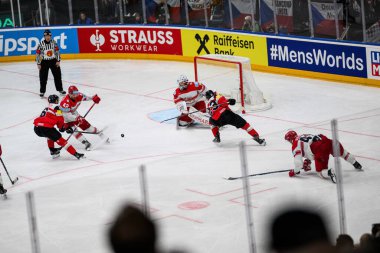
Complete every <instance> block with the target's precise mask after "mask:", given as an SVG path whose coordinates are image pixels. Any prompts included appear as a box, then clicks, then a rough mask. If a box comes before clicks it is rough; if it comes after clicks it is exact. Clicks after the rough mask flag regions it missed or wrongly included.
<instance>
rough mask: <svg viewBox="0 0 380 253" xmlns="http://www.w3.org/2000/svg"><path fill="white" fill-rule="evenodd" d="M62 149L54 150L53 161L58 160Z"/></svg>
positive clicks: (51, 153)
mask: <svg viewBox="0 0 380 253" xmlns="http://www.w3.org/2000/svg"><path fill="white" fill-rule="evenodd" d="M60 153H61V151H60V149H58V148H55V149H54V150H52V151H50V155H51V157H52V158H53V159H55V158H58V157H59V156H60Z"/></svg>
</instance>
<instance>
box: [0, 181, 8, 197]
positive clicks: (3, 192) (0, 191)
mask: <svg viewBox="0 0 380 253" xmlns="http://www.w3.org/2000/svg"><path fill="white" fill-rule="evenodd" d="M6 193H7V189H5V188H4V186H3V185H2V184H0V194H1V195H3V194H6Z"/></svg>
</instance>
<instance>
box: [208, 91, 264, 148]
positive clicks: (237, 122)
mask: <svg viewBox="0 0 380 253" xmlns="http://www.w3.org/2000/svg"><path fill="white" fill-rule="evenodd" d="M206 99H207V100H208V110H209V113H210V115H211V116H210V119H209V122H210V125H211V131H212V133H213V135H214V140H213V142H217V143H219V142H220V133H219V127H222V126H225V125H232V126H234V127H236V128H241V129H243V130H245V131H246V132H247V133H248V134H249V135H251V136H252V137H253V139H254V140H255V141H256V142H257V143H259V144H260V145H263V146H264V145H266V142H265V139H261V138H260V137H259V134H258V132H257V131H256V130H255V129H254V128H253V127H251V125H250V124H249V123H248V122H247V121H246V120H245V119H244V118H242V117H241V116H240V115H238V114H236V113H234V112H233V111H231V109H230V108H229V106H228V105H229V104H230V105H234V104H235V103H236V100H235V99H228V100H227V99H226V98H225V97H224V96H222V95H220V94H218V93H217V92H216V91H212V90H208V91H207V92H206Z"/></svg>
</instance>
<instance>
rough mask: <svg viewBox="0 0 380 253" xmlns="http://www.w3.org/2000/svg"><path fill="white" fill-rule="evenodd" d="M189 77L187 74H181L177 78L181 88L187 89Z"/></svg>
mask: <svg viewBox="0 0 380 253" xmlns="http://www.w3.org/2000/svg"><path fill="white" fill-rule="evenodd" d="M188 82H189V79H187V77H186V76H185V75H180V76H179V77H178V79H177V84H178V86H179V89H180V90H185V89H186V88H187V85H188Z"/></svg>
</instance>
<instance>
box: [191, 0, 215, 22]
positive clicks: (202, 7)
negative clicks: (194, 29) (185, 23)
mask: <svg viewBox="0 0 380 253" xmlns="http://www.w3.org/2000/svg"><path fill="white" fill-rule="evenodd" d="M187 3H188V11H189V23H190V25H191V26H203V27H204V26H209V25H210V22H209V21H210V20H209V19H210V17H211V0H188V1H187Z"/></svg>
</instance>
